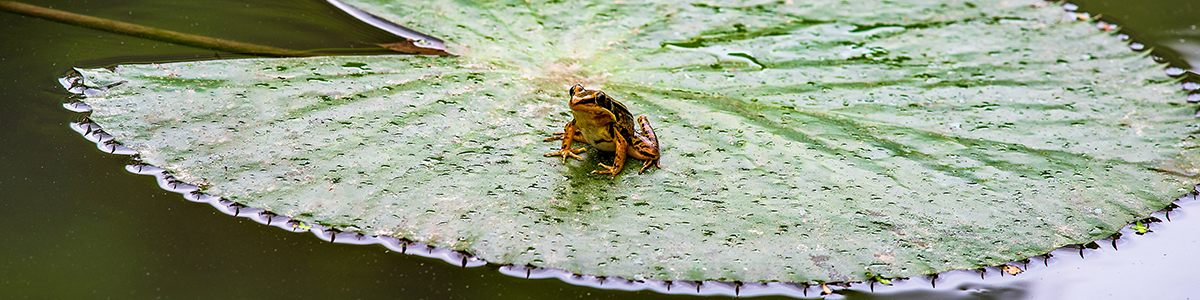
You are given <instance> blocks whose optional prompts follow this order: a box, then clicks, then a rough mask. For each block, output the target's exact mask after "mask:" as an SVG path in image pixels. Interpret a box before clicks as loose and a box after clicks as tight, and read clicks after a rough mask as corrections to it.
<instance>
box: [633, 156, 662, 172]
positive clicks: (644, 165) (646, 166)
mask: <svg viewBox="0 0 1200 300" xmlns="http://www.w3.org/2000/svg"><path fill="white" fill-rule="evenodd" d="M650 165H654V168H655V169H662V167H660V166H658V159H651V160H647V161H646V162H644V163H642V169H641V170H638V174H642V173H644V172H646V169H649V168H650Z"/></svg>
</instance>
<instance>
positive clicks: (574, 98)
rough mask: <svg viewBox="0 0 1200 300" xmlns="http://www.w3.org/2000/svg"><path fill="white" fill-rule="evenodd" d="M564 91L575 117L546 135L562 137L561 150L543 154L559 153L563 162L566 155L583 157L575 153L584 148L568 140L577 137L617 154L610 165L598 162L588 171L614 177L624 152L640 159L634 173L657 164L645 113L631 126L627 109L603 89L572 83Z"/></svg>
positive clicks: (654, 140)
mask: <svg viewBox="0 0 1200 300" xmlns="http://www.w3.org/2000/svg"><path fill="white" fill-rule="evenodd" d="M568 93H569V94H571V101H570V102H568V105H569V106H570V107H571V114H573V115H574V116H575V119H574V120H571V122H568V123H567V126H566V127H564V128H563V132H557V133H554V136H553V137H550V138H547V139H546V141H547V142H549V141H553V140H558V139H562V140H563V143H562V150H560V151H558V152H554V153H547V154H546V156H562V159H563V163H564V164H565V163H567V157H574V158H576V159H579V160H583V158H581V157H579V156H578V155H575V154H577V153H583V152H584V151H587V149H583V148H579V149H573V148H571V143H572V142H576V141H578V142H584V143H588V145H592V147H596V149H600V150H602V151H607V152H614V153H616V155H617V157H616V158H615V159H614V160H613V165H612V166H607V165H605V164H603V163H601V164H599V165H600V167H601V168H603V170H595V171H592V174H610V175H611V176H612V177H611V178H616V177H617V173H620V172H621V168H623V167H624V166H625V157H626V156H629V157H633V158H636V159H639V160H641V161H643V163H642V169H641V170H639V171H638V174H641V173H642V172H645V171H646V169H647V168H650V165H654V167H655V168H661V167H659V166H658V158H659V155H658V136H656V135H654V128H650V121H647V120H646V116H640V117H638V125H639V126H637V127H635V126H634V124H633V114H632V113H630V112H629V109H628V108H625V105H624V104H621V102H617V100H615V99H613V98H612V97H609V96H608V95H607V94H604V92H602V91H599V90H588V89H584V88H583V86H582V85H578V84H576V85H575V86H573V87H571V89H570V90H569V91H568Z"/></svg>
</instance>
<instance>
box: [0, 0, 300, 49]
mask: <svg viewBox="0 0 1200 300" xmlns="http://www.w3.org/2000/svg"><path fill="white" fill-rule="evenodd" d="M0 10H4V11H7V12H11V13H14V14H19V15H25V16H30V17H36V18H42V19H46V20H50V21H55V22H59V23H65V24H71V25H76V26H81V27H87V28H92V29H97V30H104V31H108V32H112V33H118V34H124V35H128V36H135V37H140V38H146V39H151V40H156V41H163V42H168V43H172V44H179V45H186V46H192V47H198V48H205V49H211V50H217V51H225V52H232V53H242V54H253V55H264V56H283V57H291V56H317V55H321V54H319V53H311V52H302V51H296V50H290V49H282V48H275V47H269V46H262V45H255V44H247V43H241V42H234V41H229V40H223V39H217V38H211V37H206V36H198V35H191V34H186V33H181V32H175V31H170V30H163V29H158V28H153V27H146V26H142V25H137V24H130V23H125V22H120V21H113V20H109V19H103V18H97V17H92V16H86V15H80V14H75V13H70V12H65V11H61V10H57V9H51V8H44V7H40V6H34V5H29V4H25V3H20V2H13V1H0Z"/></svg>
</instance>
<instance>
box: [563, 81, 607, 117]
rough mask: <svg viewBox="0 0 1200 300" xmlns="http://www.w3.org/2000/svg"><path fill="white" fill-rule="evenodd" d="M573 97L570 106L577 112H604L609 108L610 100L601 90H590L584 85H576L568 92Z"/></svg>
mask: <svg viewBox="0 0 1200 300" xmlns="http://www.w3.org/2000/svg"><path fill="white" fill-rule="evenodd" d="M567 93H568V94H570V95H571V100H570V102H568V104H569V105H570V106H571V109H572V110H575V111H592V110H602V109H604V108H603V107H607V103H608V101H610V100H609V98H608V95H605V94H604V92H602V91H600V90H589V89H585V88H583V85H579V84H576V85H575V86H572V87H571V89H569V90H567Z"/></svg>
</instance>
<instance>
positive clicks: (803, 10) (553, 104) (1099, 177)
mask: <svg viewBox="0 0 1200 300" xmlns="http://www.w3.org/2000/svg"><path fill="white" fill-rule="evenodd" d="M348 2H349V3H350V4H352V5H355V6H357V7H360V8H362V9H364V10H366V11H369V12H372V13H374V14H376V15H379V16H381V17H383V18H385V19H390V20H392V21H394V22H397V23H400V24H403V25H406V26H412V27H414V28H417V29H418V30H422V31H424V32H427V33H431V34H432V35H434V36H439V37H442V38H444V39H446V40H447V43H448V44H449V46H450V50H451V52H455V53H457V54H459V55H461V56H458V57H412V56H406V57H397V56H379V57H325V58H296V59H290V58H289V59H238V60H219V61H207V62H191V63H172V64H153V65H127V66H119V67H117V68H115V69H114V70H108V69H91V70H79V71H80V73H81V74H82V75H83V76H84V78H85V79H86V82H87V83H88V84H89V85H91V86H97V87H99V86H109V85H112V84H114V83H119V82H121V84H118V85H115V86H113V87H112V88H110V89H108V90H106V91H104V92H101V93H99V94H96V95H91V96H89V97H87V98H86V99H84V101H85V102H86V103H87V104H88V105H90V106H91V107H93V108H94V111H93V112H92V113H91V119H92V120H94V121H95V122H97V123H99V124H100V125H102V126H103V128H104V130H105V131H106V132H107V133H108V134H111V135H112V136H113V137H114V139H115V140H116V141H119V142H121V143H123V144H124V145H126V146H128V147H131V148H133V149H135V150H137V151H138V153H139V157H140V159H142V160H144V161H145V162H146V163H149V164H152V165H155V166H160V167H163V168H166V169H168V170H170V171H171V172H173V173H174V174H175V176H176V177H177V178H179V179H181V180H183V181H185V182H189V183H193V184H196V185H198V186H200V187H201V188H202V189H203V191H204V192H205V193H209V194H212V195H217V196H221V197H225V198H228V199H231V200H234V201H237V202H240V203H244V204H246V205H249V206H253V207H258V208H263V209H267V210H270V211H273V212H275V213H279V214H284V215H287V216H290V217H293V218H296V219H298V220H301V221H305V222H310V223H319V224H325V225H327V226H332V227H335V228H339V229H343V230H351V231H358V232H362V233H364V234H370V235H389V236H395V237H402V238H407V239H411V240H415V241H420V242H424V243H428V244H431V245H435V246H440V247H446V248H450V249H456V250H463V251H466V252H469V253H472V254H474V255H477V256H479V257H481V258H483V259H486V260H487V261H489V262H493V263H501V264H509V263H511V264H521V265H524V264H530V265H534V266H541V267H554V268H561V269H565V270H568V271H572V272H578V273H585V274H593V275H600V276H620V277H625V278H630V279H659V280H707V279H716V280H739V281H797V282H803V281H825V282H827V281H847V280H869V279H871V278H889V277H904V276H915V275H921V274H929V273H935V272H941V271H946V270H950V269H965V268H978V267H981V266H992V265H999V264H1001V263H1003V262H1007V261H1011V260H1015V259H1022V258H1026V257H1030V256H1034V255H1038V254H1041V253H1046V252H1048V251H1050V250H1052V249H1055V248H1057V247H1060V246H1063V245H1066V244H1074V243H1081V242H1087V241H1091V240H1096V239H1099V238H1102V237H1106V236H1108V235H1111V234H1112V233H1114V232H1116V231H1117V230H1118V229H1119V228H1120V227H1121V226H1123V225H1124V224H1126V223H1127V222H1130V221H1131V220H1134V219H1137V218H1139V217H1142V216H1145V215H1147V214H1149V213H1150V212H1152V211H1154V210H1157V209H1160V208H1162V207H1164V206H1165V205H1166V204H1167V203H1169V202H1170V201H1171V200H1173V199H1174V198H1175V197H1176V196H1179V195H1181V194H1184V193H1186V192H1187V191H1189V190H1190V186H1191V185H1192V184H1194V183H1195V179H1194V176H1195V174H1196V173H1197V170H1198V169H1197V167H1198V164H1197V160H1196V157H1197V155H1196V153H1195V150H1194V149H1195V144H1194V141H1195V139H1194V136H1193V133H1194V132H1195V131H1196V125H1195V121H1194V120H1193V115H1194V113H1195V112H1196V106H1195V105H1191V104H1187V103H1185V102H1183V101H1181V100H1182V99H1183V95H1182V93H1181V92H1180V91H1179V88H1178V86H1177V84H1178V83H1177V81H1176V80H1174V79H1171V78H1169V77H1167V76H1166V75H1164V73H1163V71H1162V68H1163V66H1162V65H1159V64H1155V63H1154V62H1153V61H1151V60H1150V59H1148V58H1146V57H1145V55H1144V54H1140V53H1135V52H1132V51H1129V50H1128V49H1127V47H1126V45H1125V44H1123V43H1122V42H1121V41H1119V40H1118V39H1117V38H1116V37H1114V36H1112V34H1110V33H1107V32H1104V31H1102V30H1100V29H1097V28H1095V27H1094V26H1093V25H1091V24H1089V23H1088V22H1082V21H1079V20H1075V19H1072V18H1070V17H1069V16H1067V15H1066V14H1065V13H1063V12H1062V10H1060V9H1057V8H1035V7H1033V6H1031V4H1033V2H1032V1H1005V2H1001V3H999V4H997V3H988V2H983V3H971V2H949V3H944V2H940V1H939V2H933V1H889V2H883V3H857V2H855V3H851V2H846V1H843V2H826V1H795V2H793V1H791V0H788V1H773V2H747V3H740V2H739V3H735V4H722V5H720V6H718V5H715V4H702V3H641V2H636V3H635V2H629V3H621V2H622V1H616V2H608V3H586V4H581V3H573V2H572V3H534V4H531V3H529V2H525V1H514V2H500V3H491V2H488V3H467V2H462V1H457V2H451V1H434V2H425V1H401V2H396V3H391V2H374V1H371V0H361V1H358V0H356V1H348ZM575 83H583V84H584V85H585V86H587V87H588V88H591V89H602V90H604V91H606V92H608V93H609V94H610V95H612V96H614V97H615V98H616V99H618V100H620V101H622V102H624V103H625V104H626V105H627V106H629V107H630V109H631V110H632V111H633V112H634V114H635V115H645V116H647V117H649V119H650V122H651V123H652V124H653V125H654V126H655V129H656V131H657V133H658V136H659V139H660V142H661V144H662V153H663V157H662V162H661V165H662V169H651V170H650V171H648V172H646V173H645V174H637V173H636V172H633V171H631V170H636V169H637V168H638V166H640V165H637V164H639V163H640V162H638V161H636V160H632V161H629V162H627V164H628V165H627V166H626V171H625V172H624V173H622V174H620V175H619V176H617V177H616V179H615V180H610V179H609V177H608V176H600V175H589V174H588V172H590V171H592V170H594V169H596V164H597V163H600V162H604V163H609V162H611V160H612V156H611V155H609V154H605V153H601V152H598V151H597V150H591V151H590V152H587V153H585V154H583V156H584V157H585V158H586V160H585V161H583V162H579V161H569V162H567V163H566V164H563V163H562V162H561V160H560V159H559V158H546V157H543V156H542V154H545V153H549V152H553V151H555V150H557V148H558V147H559V144H558V143H556V142H544V141H543V139H544V138H547V137H550V136H551V135H552V133H553V132H555V131H559V130H560V129H561V128H562V126H563V125H564V124H565V123H566V122H568V121H570V114H569V113H568V109H567V107H566V101H567V95H566V90H567V87H569V86H570V85H572V84H575Z"/></svg>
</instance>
